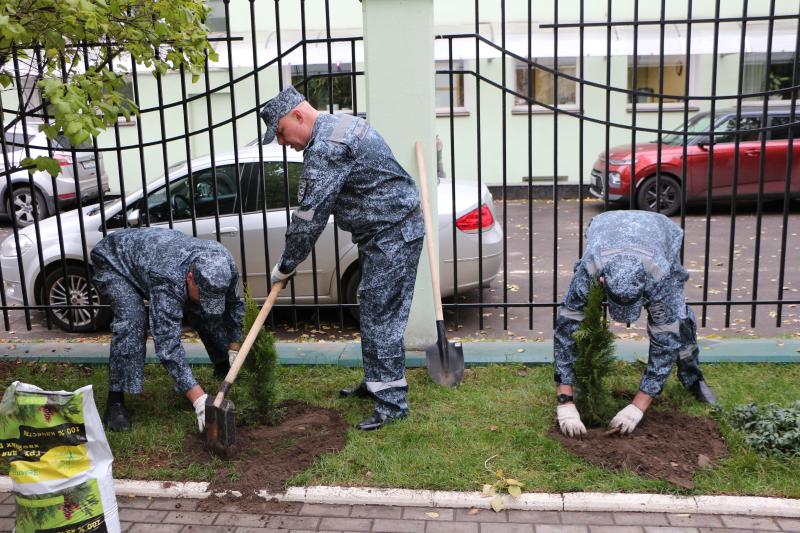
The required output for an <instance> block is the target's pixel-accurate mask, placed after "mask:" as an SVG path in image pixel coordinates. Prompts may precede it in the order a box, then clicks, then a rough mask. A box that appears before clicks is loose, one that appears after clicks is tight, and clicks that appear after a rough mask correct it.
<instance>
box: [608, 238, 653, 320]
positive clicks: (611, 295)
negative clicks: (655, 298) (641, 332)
mask: <svg viewBox="0 0 800 533" xmlns="http://www.w3.org/2000/svg"><path fill="white" fill-rule="evenodd" d="M603 279H604V284H605V288H606V296H607V297H608V312H609V314H611V317H612V318H613V319H614V320H618V321H620V322H635V321H636V320H637V319H638V318H639V315H640V314H641V312H642V303H643V302H642V297H643V296H644V287H645V283H646V282H647V272H646V271H645V268H644V265H643V264H642V260H641V259H639V258H638V257H636V256H635V255H632V254H626V253H621V254H616V255H614V256H612V257H611V258H610V259H609V260H608V261H607V262H606V264H605V266H604V267H603Z"/></svg>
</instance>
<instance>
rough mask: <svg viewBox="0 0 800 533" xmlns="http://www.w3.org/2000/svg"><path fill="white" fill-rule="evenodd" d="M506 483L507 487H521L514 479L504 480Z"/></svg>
mask: <svg viewBox="0 0 800 533" xmlns="http://www.w3.org/2000/svg"><path fill="white" fill-rule="evenodd" d="M506 483H507V484H508V485H516V486H518V487H521V486H522V483H520V482H519V481H517V480H516V479H511V478H506Z"/></svg>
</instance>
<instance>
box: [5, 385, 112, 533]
mask: <svg viewBox="0 0 800 533" xmlns="http://www.w3.org/2000/svg"><path fill="white" fill-rule="evenodd" d="M0 455H2V457H3V458H4V459H5V460H7V461H9V462H10V468H9V475H10V477H11V484H12V490H13V491H14V495H15V497H16V501H17V518H16V529H15V531H16V533H29V532H30V533H33V532H37V533H89V532H106V531H107V532H111V533H116V532H119V531H120V524H119V512H118V509H117V499H116V496H115V494H114V479H113V477H112V475H111V463H112V461H113V459H114V458H113V456H112V455H111V448H110V447H109V446H108V441H107V440H106V434H105V432H104V431H103V425H102V422H101V421H100V415H99V414H98V413H97V407H96V406H95V403H94V395H93V394H92V386H91V385H87V386H85V387H81V388H80V389H78V390H76V391H74V392H66V391H45V390H42V389H40V388H39V387H36V386H35V385H29V384H27V383H21V382H19V381H15V382H14V383H12V384H11V385H10V386H9V387H8V389H6V392H5V394H4V395H3V399H2V400H0Z"/></svg>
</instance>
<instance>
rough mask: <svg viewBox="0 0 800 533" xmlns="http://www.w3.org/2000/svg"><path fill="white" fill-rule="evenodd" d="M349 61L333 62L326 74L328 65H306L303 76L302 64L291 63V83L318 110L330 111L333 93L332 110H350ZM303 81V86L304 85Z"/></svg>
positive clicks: (351, 87) (351, 96) (350, 79)
mask: <svg viewBox="0 0 800 533" xmlns="http://www.w3.org/2000/svg"><path fill="white" fill-rule="evenodd" d="M352 71H353V69H352V65H351V64H350V63H334V64H332V65H331V75H330V76H328V65H307V66H306V69H305V74H306V76H307V78H305V79H304V78H303V65H292V85H294V86H295V87H297V89H298V90H299V91H300V92H302V93H304V94H305V96H306V99H307V100H308V102H309V103H310V104H311V105H312V106H314V107H315V108H316V109H319V110H320V111H330V110H331V101H330V96H331V94H333V111H334V112H336V111H346V110H347V111H352V109H353V76H352V75H351V74H349V73H350V72H352ZM304 81H305V86H304Z"/></svg>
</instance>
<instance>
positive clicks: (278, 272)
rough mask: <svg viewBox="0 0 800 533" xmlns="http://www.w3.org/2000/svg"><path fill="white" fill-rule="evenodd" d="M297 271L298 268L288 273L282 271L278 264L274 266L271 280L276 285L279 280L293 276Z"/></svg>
mask: <svg viewBox="0 0 800 533" xmlns="http://www.w3.org/2000/svg"><path fill="white" fill-rule="evenodd" d="M295 272H296V270H292V271H291V272H289V273H288V274H284V273H283V272H281V270H280V269H279V268H278V265H277V264H276V265H275V266H274V267H273V268H272V273H271V274H270V281H271V282H272V284H273V285H275V284H276V283H278V282H279V281H283V280H285V279H289V278H291V277H292V276H294V273H295Z"/></svg>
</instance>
